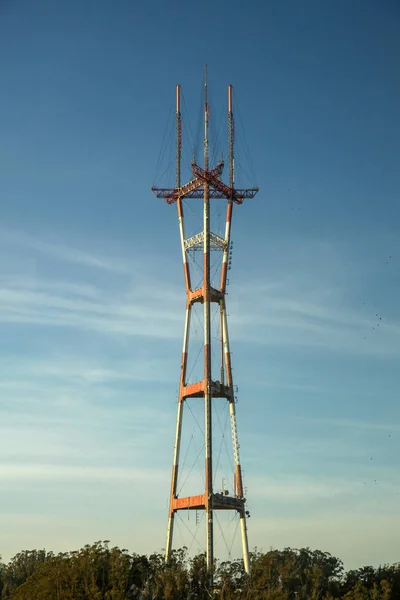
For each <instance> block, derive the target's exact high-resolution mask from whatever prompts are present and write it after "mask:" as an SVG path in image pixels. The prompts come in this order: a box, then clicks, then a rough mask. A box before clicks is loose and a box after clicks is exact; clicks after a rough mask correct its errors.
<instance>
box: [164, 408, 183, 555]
mask: <svg viewBox="0 0 400 600" xmlns="http://www.w3.org/2000/svg"><path fill="white" fill-rule="evenodd" d="M182 417H183V401H182V400H181V399H179V401H178V415H177V418H176V434H175V447H174V464H173V467H172V478H171V494H170V501H169V517H168V528H167V544H166V547H165V560H166V561H167V560H168V559H169V557H170V554H171V550H172V539H173V533H174V511H173V508H172V501H173V499H174V498H175V497H176V488H177V484H178V466H179V451H180V446H181V432H182Z"/></svg>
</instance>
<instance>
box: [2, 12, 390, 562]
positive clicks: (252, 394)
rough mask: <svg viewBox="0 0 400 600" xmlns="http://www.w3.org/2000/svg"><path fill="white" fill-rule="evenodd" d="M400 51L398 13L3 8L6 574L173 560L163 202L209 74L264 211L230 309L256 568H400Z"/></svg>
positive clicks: (171, 347)
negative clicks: (178, 104) (122, 553)
mask: <svg viewBox="0 0 400 600" xmlns="http://www.w3.org/2000/svg"><path fill="white" fill-rule="evenodd" d="M204 14H205V15H207V19H206V20H204V21H203V20H202V15H204ZM399 27H400V10H399V7H398V4H397V2H395V1H394V0H393V1H390V0H388V1H387V2H385V3H373V2H365V1H361V0H354V1H353V2H351V3H349V2H346V1H344V0H338V1H336V2H324V3H321V2H318V1H316V0H305V1H304V2H302V3H299V2H296V1H295V0H285V1H283V0H281V1H280V2H276V1H271V2H257V1H254V0H250V1H249V2H246V3H245V5H243V3H241V2H237V1H236V0H233V1H230V2H225V1H221V2H216V3H213V2H211V1H206V2H205V3H203V4H202V5H201V7H198V6H196V5H194V4H191V3H184V2H161V1H160V0H158V1H155V2H151V3H147V4H146V5H145V3H133V2H129V1H124V0H119V1H118V2H115V3H113V2H111V1H108V0H98V1H97V2H85V3H83V2H80V1H78V0H68V2H67V1H66V0H58V2H56V3H51V2H48V1H44V0H43V1H41V0H36V1H35V2H28V1H27V0H17V1H16V2H8V1H7V0H5V1H4V2H2V3H1V6H0V67H1V73H2V90H3V92H2V94H1V96H0V123H1V132H2V133H1V140H0V165H1V171H0V194H1V222H0V277H1V288H0V374H1V376H0V411H1V419H0V422H1V436H0V455H1V462H0V509H1V510H0V531H1V536H0V553H1V554H2V556H3V558H4V559H8V558H9V557H10V556H12V555H13V554H15V553H16V552H17V551H19V550H21V549H23V548H33V547H46V548H48V549H54V550H56V551H58V550H68V549H73V548H77V547H79V546H80V545H83V544H85V543H88V542H91V541H94V540H97V539H110V540H111V541H112V543H115V544H118V545H120V546H122V547H127V548H129V549H131V550H133V551H137V552H149V551H153V550H154V549H160V548H162V547H163V546H164V543H165V526H166V516H167V515H166V509H167V499H168V492H169V476H170V467H171V462H172V447H173V436H174V428H175V411H176V390H177V383H178V374H179V361H180V354H181V343H182V333H183V318H184V305H185V298H184V288H183V276H182V271H181V257H180V245H179V239H178V228H177V225H176V212H175V208H174V207H170V206H167V205H166V204H164V203H163V202H162V201H161V200H157V199H155V198H154V196H153V195H152V194H151V191H150V188H151V186H152V184H153V183H154V173H155V166H156V163H157V157H158V154H159V151H160V145H161V140H162V135H163V132H164V129H165V124H166V121H167V117H168V114H169V113H168V111H170V110H171V106H172V104H173V99H174V86H175V84H176V83H180V84H181V85H182V87H183V92H184V95H185V102H186V105H187V114H191V115H192V117H193V123H192V127H193V131H194V130H195V129H196V123H197V119H198V107H199V103H200V97H199V93H200V89H201V78H202V69H203V64H204V62H207V63H208V65H209V84H210V95H211V118H214V115H220V114H221V110H224V106H225V104H224V103H225V102H226V86H227V85H228V84H230V83H232V84H233V85H234V90H235V102H236V101H237V106H238V108H239V109H240V121H241V123H242V126H243V127H244V128H245V130H246V139H247V143H248V146H249V148H250V151H251V155H252V160H253V164H254V171H255V174H256V181H255V182H251V183H257V184H258V185H259V187H260V192H259V194H258V195H257V196H256V198H255V199H254V200H253V201H249V202H248V203H246V204H244V205H243V206H241V207H239V208H238V209H237V211H236V212H235V216H234V223H233V239H234V244H235V246H234V248H235V250H234V256H233V259H234V260H233V269H232V271H231V276H230V286H229V296H228V312H229V323H230V338H231V344H232V351H233V367H234V376H235V383H236V384H237V385H238V386H239V403H238V419H239V423H238V425H239V436H240V442H241V457H242V462H243V466H244V469H245V484H246V487H247V488H248V499H249V507H250V509H251V514H252V517H251V519H250V520H249V536H250V546H251V547H254V546H257V547H259V548H262V549H264V550H268V548H269V547H270V546H272V547H277V548H281V547H284V546H292V547H300V546H310V547H313V548H319V549H322V550H327V551H330V552H332V553H333V554H335V555H337V556H340V557H341V558H342V559H344V561H345V564H346V566H347V567H356V566H359V565H362V564H379V563H384V562H394V561H398V560H399V555H398V534H397V531H398V530H399V527H400V515H399V508H398V507H399V493H400V469H399V465H398V460H397V457H398V456H399V451H400V409H399V403H398V393H399V384H400V377H399V375H398V368H397V367H398V363H399V357H400V313H399V308H398V307H399V302H398V297H399V277H398V273H399V271H398V266H399V259H400V242H399V236H398V229H399V225H398V223H399V216H400V212H399V207H398V198H399V191H400V175H399V169H398V156H399V151H400V125H399V123H400V120H399V109H398V106H399V100H400V98H399V96H400V80H399V76H398V61H399V56H400V41H399V40H400V36H399ZM227 33H229V36H226V34H227ZM235 106H236V105H235ZM235 114H236V113H235ZM237 131H238V139H239V138H240V135H241V134H240V129H239V126H238V129H237ZM243 139H244V138H243ZM184 141H185V139H184ZM238 153H239V147H238ZM377 314H378V315H379V316H378V317H377V316H376V315H377ZM380 317H381V319H380ZM377 323H379V327H377V326H376V325H377ZM373 327H375V329H373ZM371 459H372V460H371ZM375 482H376V483H375Z"/></svg>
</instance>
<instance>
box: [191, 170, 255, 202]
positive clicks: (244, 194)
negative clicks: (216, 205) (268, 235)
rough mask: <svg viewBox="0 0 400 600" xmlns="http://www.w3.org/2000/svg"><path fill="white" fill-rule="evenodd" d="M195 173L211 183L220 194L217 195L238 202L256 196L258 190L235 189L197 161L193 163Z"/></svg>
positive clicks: (197, 176)
mask: <svg viewBox="0 0 400 600" xmlns="http://www.w3.org/2000/svg"><path fill="white" fill-rule="evenodd" d="M192 171H193V174H194V175H196V178H201V179H203V180H204V181H206V182H207V183H208V184H209V185H211V186H212V187H213V188H214V189H215V190H216V191H217V192H219V194H220V195H219V194H218V195H217V197H218V196H219V197H222V198H226V199H227V200H233V202H236V204H242V202H243V200H244V199H245V198H254V196H255V195H256V193H257V192H258V188H248V189H241V190H238V189H235V188H231V187H229V186H227V185H226V184H225V183H223V182H222V181H221V180H220V179H219V178H218V177H216V176H215V174H214V173H213V172H212V171H206V170H205V169H202V168H201V167H199V166H198V165H196V164H195V163H193V164H192Z"/></svg>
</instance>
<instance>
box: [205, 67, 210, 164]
mask: <svg viewBox="0 0 400 600" xmlns="http://www.w3.org/2000/svg"><path fill="white" fill-rule="evenodd" d="M209 118H210V112H209V106H208V93H207V64H205V65H204V169H205V171H208V121H209Z"/></svg>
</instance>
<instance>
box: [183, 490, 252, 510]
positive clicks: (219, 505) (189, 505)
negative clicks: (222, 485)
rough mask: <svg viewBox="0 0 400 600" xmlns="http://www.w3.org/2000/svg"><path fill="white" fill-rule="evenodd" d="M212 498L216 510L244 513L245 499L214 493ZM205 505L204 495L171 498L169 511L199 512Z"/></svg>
mask: <svg viewBox="0 0 400 600" xmlns="http://www.w3.org/2000/svg"><path fill="white" fill-rule="evenodd" d="M212 497H213V508H214V509H217V510H237V511H239V512H242V511H244V507H245V499H244V498H236V497H235V496H227V495H225V494H221V493H216V494H213V495H212ZM205 505H206V495H205V494H198V495H197V496H185V497H183V498H178V497H176V498H173V500H172V506H171V510H172V511H173V512H175V511H177V510H199V509H204V508H205Z"/></svg>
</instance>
